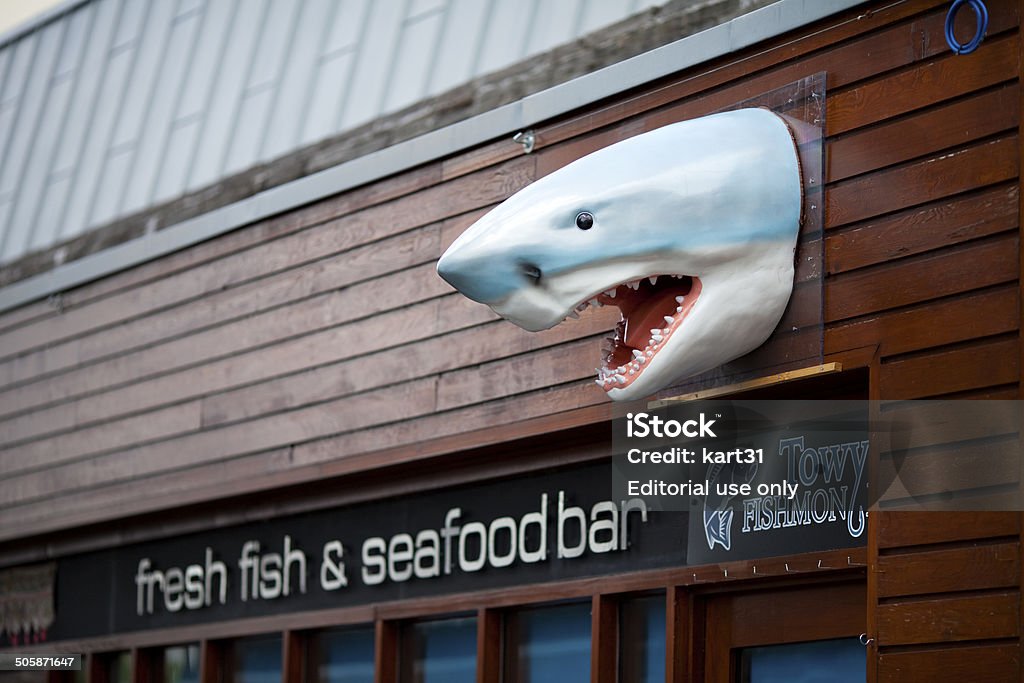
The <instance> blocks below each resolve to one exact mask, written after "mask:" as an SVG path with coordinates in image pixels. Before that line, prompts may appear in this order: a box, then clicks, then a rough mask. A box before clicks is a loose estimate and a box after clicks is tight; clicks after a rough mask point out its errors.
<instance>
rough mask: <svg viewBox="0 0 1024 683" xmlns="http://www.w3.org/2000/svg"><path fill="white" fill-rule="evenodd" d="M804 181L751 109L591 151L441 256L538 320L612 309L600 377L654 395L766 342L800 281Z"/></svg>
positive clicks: (774, 129) (530, 323) (476, 295)
mask: <svg viewBox="0 0 1024 683" xmlns="http://www.w3.org/2000/svg"><path fill="white" fill-rule="evenodd" d="M801 207H802V183H801V177H800V164H799V160H798V157H797V151H796V146H795V143H794V140H793V136H792V133H791V131H790V130H789V127H788V126H787V125H786V123H785V122H784V121H783V119H782V118H780V117H779V116H777V115H776V114H773V113H772V112H770V111H768V110H765V109H740V110H736V111H730V112H725V113H721V114H713V115H711V116H706V117H703V118H699V119H694V120H690V121H684V122H682V123H676V124H672V125H668V126H665V127H663V128H659V129H657V130H654V131H651V132H648V133H644V134H642V135H638V136H636V137H633V138H630V139H628V140H624V141H622V142H619V143H616V144H614V145H611V146H609V147H606V148H604V149H601V150H598V151H596V152H594V153H592V154H589V155H587V156H585V157H583V158H581V159H578V160H576V161H574V162H573V163H571V164H569V165H567V166H565V167H564V168H561V169H559V170H557V171H555V172H554V173H551V174H550V175H548V176H546V177H544V178H541V179H540V180H537V181H536V182H534V183H533V184H531V185H529V186H527V187H526V188H524V189H523V190H521V191H519V192H517V193H516V194H514V195H512V196H511V197H509V198H508V199H507V200H506V201H505V202H503V203H502V204H500V205H498V206H497V207H495V208H494V209H493V210H492V211H490V212H489V213H488V214H486V215H485V216H483V217H482V218H481V219H480V220H478V221H477V222H476V223H474V224H473V225H472V226H470V228H469V229H467V230H466V232H464V233H463V234H462V235H461V236H459V238H458V239H456V240H455V242H454V243H453V244H452V245H451V247H449V248H448V250H447V251H446V252H445V253H444V254H443V255H442V256H441V259H440V260H439V261H438V264H437V272H438V273H439V274H440V276H441V277H442V278H444V279H445V280H447V281H448V282H449V283H450V284H451V285H452V286H454V287H455V288H456V289H458V290H459V291H460V292H462V293H463V294H464V295H466V296H467V297H469V298H470V299H473V300H475V301H479V302H481V303H484V304H487V305H488V306H490V307H491V308H492V309H494V311H495V312H496V313H498V314H499V315H500V316H502V317H504V318H506V319H507V320H509V321H511V322H513V323H515V324H516V325H519V326H520V327H523V328H525V329H527V330H531V331H538V330H543V329H547V328H549V327H552V326H554V325H557V324H558V323H560V322H562V321H563V320H565V319H566V318H568V317H576V315H577V314H578V313H580V312H582V311H583V310H585V309H586V308H588V307H597V306H617V307H618V308H619V310H620V312H621V320H620V322H619V324H618V325H617V326H616V328H615V330H614V333H613V335H612V337H611V338H610V339H609V341H608V342H607V343H606V344H605V346H604V348H603V350H602V355H601V362H600V367H599V368H598V377H597V384H598V385H599V386H601V387H602V388H603V389H604V390H605V391H606V392H607V393H608V396H609V397H610V398H612V399H614V400H632V399H637V398H642V397H644V396H648V395H650V394H652V393H654V392H656V391H658V390H660V389H662V388H664V387H666V386H668V385H670V384H671V383H672V382H674V381H675V380H677V379H680V378H683V377H688V376H691V375H695V374H698V373H701V372H704V371H706V370H710V369H712V368H715V367H717V366H719V365H721V364H723V363H725V362H728V361H730V360H733V359H735V358H738V357H740V356H743V355H745V354H747V353H749V352H750V351H752V350H753V349H755V348H757V347H758V346H760V345H761V344H762V343H763V342H764V341H765V340H766V339H767V338H768V337H769V336H770V335H771V333H772V331H773V330H774V329H775V326H776V325H777V324H778V322H779V319H780V318H781V317H782V314H783V311H784V310H785V308H786V305H787V303H788V301H789V297H790V294H791V292H792V289H793V275H794V249H795V248H796V240H797V234H798V232H799V228H800V215H801Z"/></svg>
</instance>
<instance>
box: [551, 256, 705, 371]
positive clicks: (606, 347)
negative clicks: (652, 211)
mask: <svg viewBox="0 0 1024 683" xmlns="http://www.w3.org/2000/svg"><path fill="white" fill-rule="evenodd" d="M691 277H694V276H690V275H679V274H673V273H668V274H658V275H645V276H643V277H640V278H638V279H635V280H628V281H625V282H620V283H619V284H618V285H615V286H614V287H611V288H609V289H606V290H604V291H603V292H600V293H598V294H594V295H592V296H591V297H590V298H588V299H587V300H585V301H582V302H580V303H579V304H577V305H576V306H575V308H574V309H573V310H572V312H571V313H570V314H569V316H568V317H570V318H578V317H579V314H580V313H583V312H584V311H586V310H587V309H588V308H598V307H603V306H617V307H618V308H620V309H621V310H627V309H626V308H623V306H632V304H633V302H634V301H635V300H636V299H635V297H634V295H633V292H640V290H643V292H642V294H646V293H647V292H648V291H655V292H663V291H664V289H663V288H664V285H665V283H664V282H662V285H663V288H662V289H654V290H651V289H648V288H656V287H657V285H658V282H659V281H662V280H666V279H668V278H672V279H673V280H684V279H689V278H691ZM669 286H672V285H669ZM616 297H619V298H623V297H624V298H625V299H626V303H625V304H623V303H621V302H612V301H611V300H612V299H615V298H616ZM673 298H674V299H675V304H676V306H675V311H672V313H673V315H664V316H663V318H664V326H661V325H659V326H658V327H654V328H651V335H650V337H649V339H648V340H647V341H646V342H641V343H642V344H643V348H629V347H628V346H627V347H626V349H623V348H622V347H623V346H624V345H625V342H624V340H623V339H622V338H621V336H620V335H625V328H624V327H622V328H620V329H618V330H617V331H616V332H614V333H613V335H612V336H611V337H606V338H605V340H604V342H603V343H602V345H601V357H602V360H603V362H602V364H601V367H598V368H595V369H594V370H595V372H596V373H597V379H596V380H595V381H594V383H595V384H597V385H598V386H599V387H601V388H603V389H604V390H605V391H613V390H615V389H620V388H624V387H625V385H628V384H631V383H632V382H633V380H635V379H637V377H638V376H639V375H641V374H643V371H644V370H645V369H646V367H647V366H648V365H650V361H652V360H653V358H654V356H655V355H657V353H658V351H660V350H661V348H662V347H663V346H665V344H666V343H667V342H668V338H669V337H670V336H671V335H672V334H673V333H674V332H675V329H676V328H677V327H678V326H679V325H680V323H681V321H682V319H683V317H684V314H683V311H684V309H685V308H686V306H687V302H688V300H689V299H692V297H691V296H689V295H688V294H683V295H677V296H674V297H673ZM656 324H657V323H656ZM620 325H621V323H620ZM625 350H628V351H629V352H630V355H631V356H632V358H629V360H628V361H627V362H624V363H622V364H621V365H619V364H618V363H619V361H615V360H613V358H621V355H620V354H622V353H624V352H625Z"/></svg>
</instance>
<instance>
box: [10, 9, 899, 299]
mask: <svg viewBox="0 0 1024 683" xmlns="http://www.w3.org/2000/svg"><path fill="white" fill-rule="evenodd" d="M77 1H78V0H75V2H77ZM900 1H901V2H902V1H903V0H900ZM863 2H864V0H779V1H778V2H776V3H774V4H772V5H768V6H767V7H762V8H761V9H758V10H755V11H753V12H750V13H748V14H744V15H742V16H740V17H737V18H735V19H732V20H730V21H728V22H726V23H724V24H720V25H718V26H715V27H713V28H710V29H707V30H704V31H701V32H699V33H695V34H693V35H691V36H687V37H685V38H682V39H680V40H677V41H675V42H673V43H669V44H668V45H664V46H662V47H659V48H656V49H654V50H651V51H649V52H645V53H643V54H641V55H637V56H636V57H631V58H629V59H626V60H623V61H622V62H619V63H617V64H613V65H611V66H607V67H605V68H603V69H599V70H598V71H594V72H592V73H589V74H586V75H584V76H580V77H578V78H575V79H573V80H570V81H567V82H565V83H561V84H559V85H556V86H553V87H551V88H548V89H547V90H542V91H540V92H537V93H534V94H532V95H528V96H527V97H525V98H523V99H522V100H519V101H518V102H513V103H510V104H507V105H504V106H501V107H498V108H496V109H493V110H491V111H488V112H485V113H483V114H479V115H477V116H474V117H472V118H469V119H465V120H463V121H458V122H456V123H453V124H451V125H448V126H445V127H444V128H439V129H437V130H434V131H431V132H429V133H425V134H423V135H420V136H418V137H415V138H412V139H410V140H406V141H404V142H400V143H398V144H396V145H393V146H391V147H387V148H384V149H381V150H379V151H376V152H372V153H370V154H367V155H365V156H362V157H359V158H356V159H352V160H350V161H346V162H343V163H341V164H338V165H337V166H332V167H331V168H327V169H324V170H322V171H319V172H317V173H313V174H310V175H308V176H304V177H302V178H298V179H296V180H293V181H291V182H288V183H285V184H282V185H278V186H276V187H272V188H269V189H267V190H264V191H263V192H260V193H258V194H255V195H252V196H250V197H246V198H245V199H242V200H239V201H237V202H234V203H233V204H229V205H227V206H223V207H220V208H218V209H214V210H212V211H209V212H207V213H204V214H202V215H200V216H196V217H194V218H190V219H188V220H185V221H182V222H181V223H177V224H175V225H171V226H168V227H166V228H164V229H162V230H158V231H155V232H152V233H149V234H147V235H144V236H142V237H138V238H136V239H133V240H130V241H128V242H124V243H123V244H119V245H116V246H114V247H110V248H108V249H104V250H102V251H99V252H96V253H95V254H90V255H89V256H85V257H82V258H81V259H77V260H75V261H72V262H70V263H66V264H64V265H61V266H58V267H57V268H54V269H53V270H50V271H47V272H45V273H40V274H39V275H35V276H32V277H29V278H26V279H25V280H21V281H18V282H14V283H12V284H10V285H7V286H5V287H3V288H0V311H6V310H10V309H12V308H16V307H17V306H21V305H23V304H26V303H29V302H32V301H36V300H38V299H42V298H44V297H47V296H49V295H51V294H55V293H58V292H62V291H65V290H67V289H70V288H72V287H76V286H79V285H82V284H85V283H86V282H89V281H91V280H95V279H98V278H100V277H104V276H106V275H110V274H112V273H116V272H118V271H121V270H124V269H126V268H130V267H132V266H136V265H139V264H141V263H144V262H146V261H150V260H152V259H154V258H159V257H161V256H165V255H167V254H169V253H172V252H175V251H178V250H180V249H184V248H186V247H189V246H192V245H194V244H197V243H199V242H202V241H205V240H207V239H210V238H212V237H216V236H217V235H220V234H223V233H226V232H229V231H231V230H235V229H237V228H240V227H242V226H244V225H246V224H249V223H252V222H255V221H258V220H261V219H263V218H266V217H269V216H272V215H274V214H278V213H282V212H285V211H289V210H292V209H295V208H297V207H299V206H303V205H305V204H309V203H311V202H314V201H317V200H319V199H322V198H324V197H328V196H331V195H334V194H337V193H339V192H344V191H346V190H349V189H352V188H355V187H358V186H360V185H365V184H367V183H370V182H373V181H375V180H378V179H380V178H384V177H387V176H390V175H393V174H395V173H399V172H401V171H403V170H405V169H408V168H413V167H415V166H419V165H421V164H424V163H428V162H430V161H435V160H437V159H439V158H442V157H445V156H448V155H450V154H453V153H455V152H458V151H459V150H462V149H468V148H470V147H473V146H475V145H478V144H481V143H484V142H487V141H489V140H493V139H495V138H499V137H501V136H502V135H508V134H510V133H513V132H515V131H517V130H520V129H523V128H527V127H529V126H532V125H536V124H538V123H540V122H542V121H545V120H547V119H550V118H553V117H555V116H559V115H561V114H565V113H567V112H569V111H572V110H574V109H578V108H580V107H583V106H586V105H588V104H591V103H593V102H596V101H598V100H601V99H604V98H606V97H610V96H612V95H615V94H617V93H620V92H622V91H624V90H628V89H630V88H634V87H637V86H641V85H643V84H645V83H648V82H650V81H654V80H657V79H658V78H662V77H664V76H668V75H670V74H672V73H675V72H677V71H680V70H682V69H687V68H690V67H693V66H696V65H698V64H700V63H702V62H706V61H709V60H711V59H715V58H717V57H721V56H723V55H727V54H729V53H732V52H735V51H737V50H740V49H743V48H745V47H749V46H750V45H753V44H755V43H757V42H760V41H762V40H765V39H768V38H772V37H775V36H777V35H781V34H783V33H786V32H788V31H791V30H793V29H797V28H800V27H801V26H804V25H806V24H810V23H813V22H815V21H818V20H820V19H824V18H825V17H828V16H830V15H832V14H835V13H837V12H840V11H843V10H846V9H849V8H851V7H854V6H856V5H859V4H862V3H863ZM68 4H69V5H71V4H74V2H71V3H68ZM896 4H899V3H896ZM65 10H66V6H65Z"/></svg>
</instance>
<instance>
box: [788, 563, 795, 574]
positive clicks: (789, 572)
mask: <svg viewBox="0 0 1024 683" xmlns="http://www.w3.org/2000/svg"><path fill="white" fill-rule="evenodd" d="M786 573H787V574H796V572H795V571H793V570H792V569H790V568H789V562H787V563H786Z"/></svg>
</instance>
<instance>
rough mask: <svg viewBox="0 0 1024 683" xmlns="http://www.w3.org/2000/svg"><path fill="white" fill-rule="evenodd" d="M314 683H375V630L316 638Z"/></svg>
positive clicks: (313, 646)
mask: <svg viewBox="0 0 1024 683" xmlns="http://www.w3.org/2000/svg"><path fill="white" fill-rule="evenodd" d="M310 654H311V662H310V664H311V665H310V666H309V667H307V669H306V670H307V671H308V672H309V673H310V681H311V683H373V627H372V626H371V627H369V628H348V629H336V630H331V631H321V632H319V633H317V634H316V635H315V636H313V640H312V642H311V647H310Z"/></svg>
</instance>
